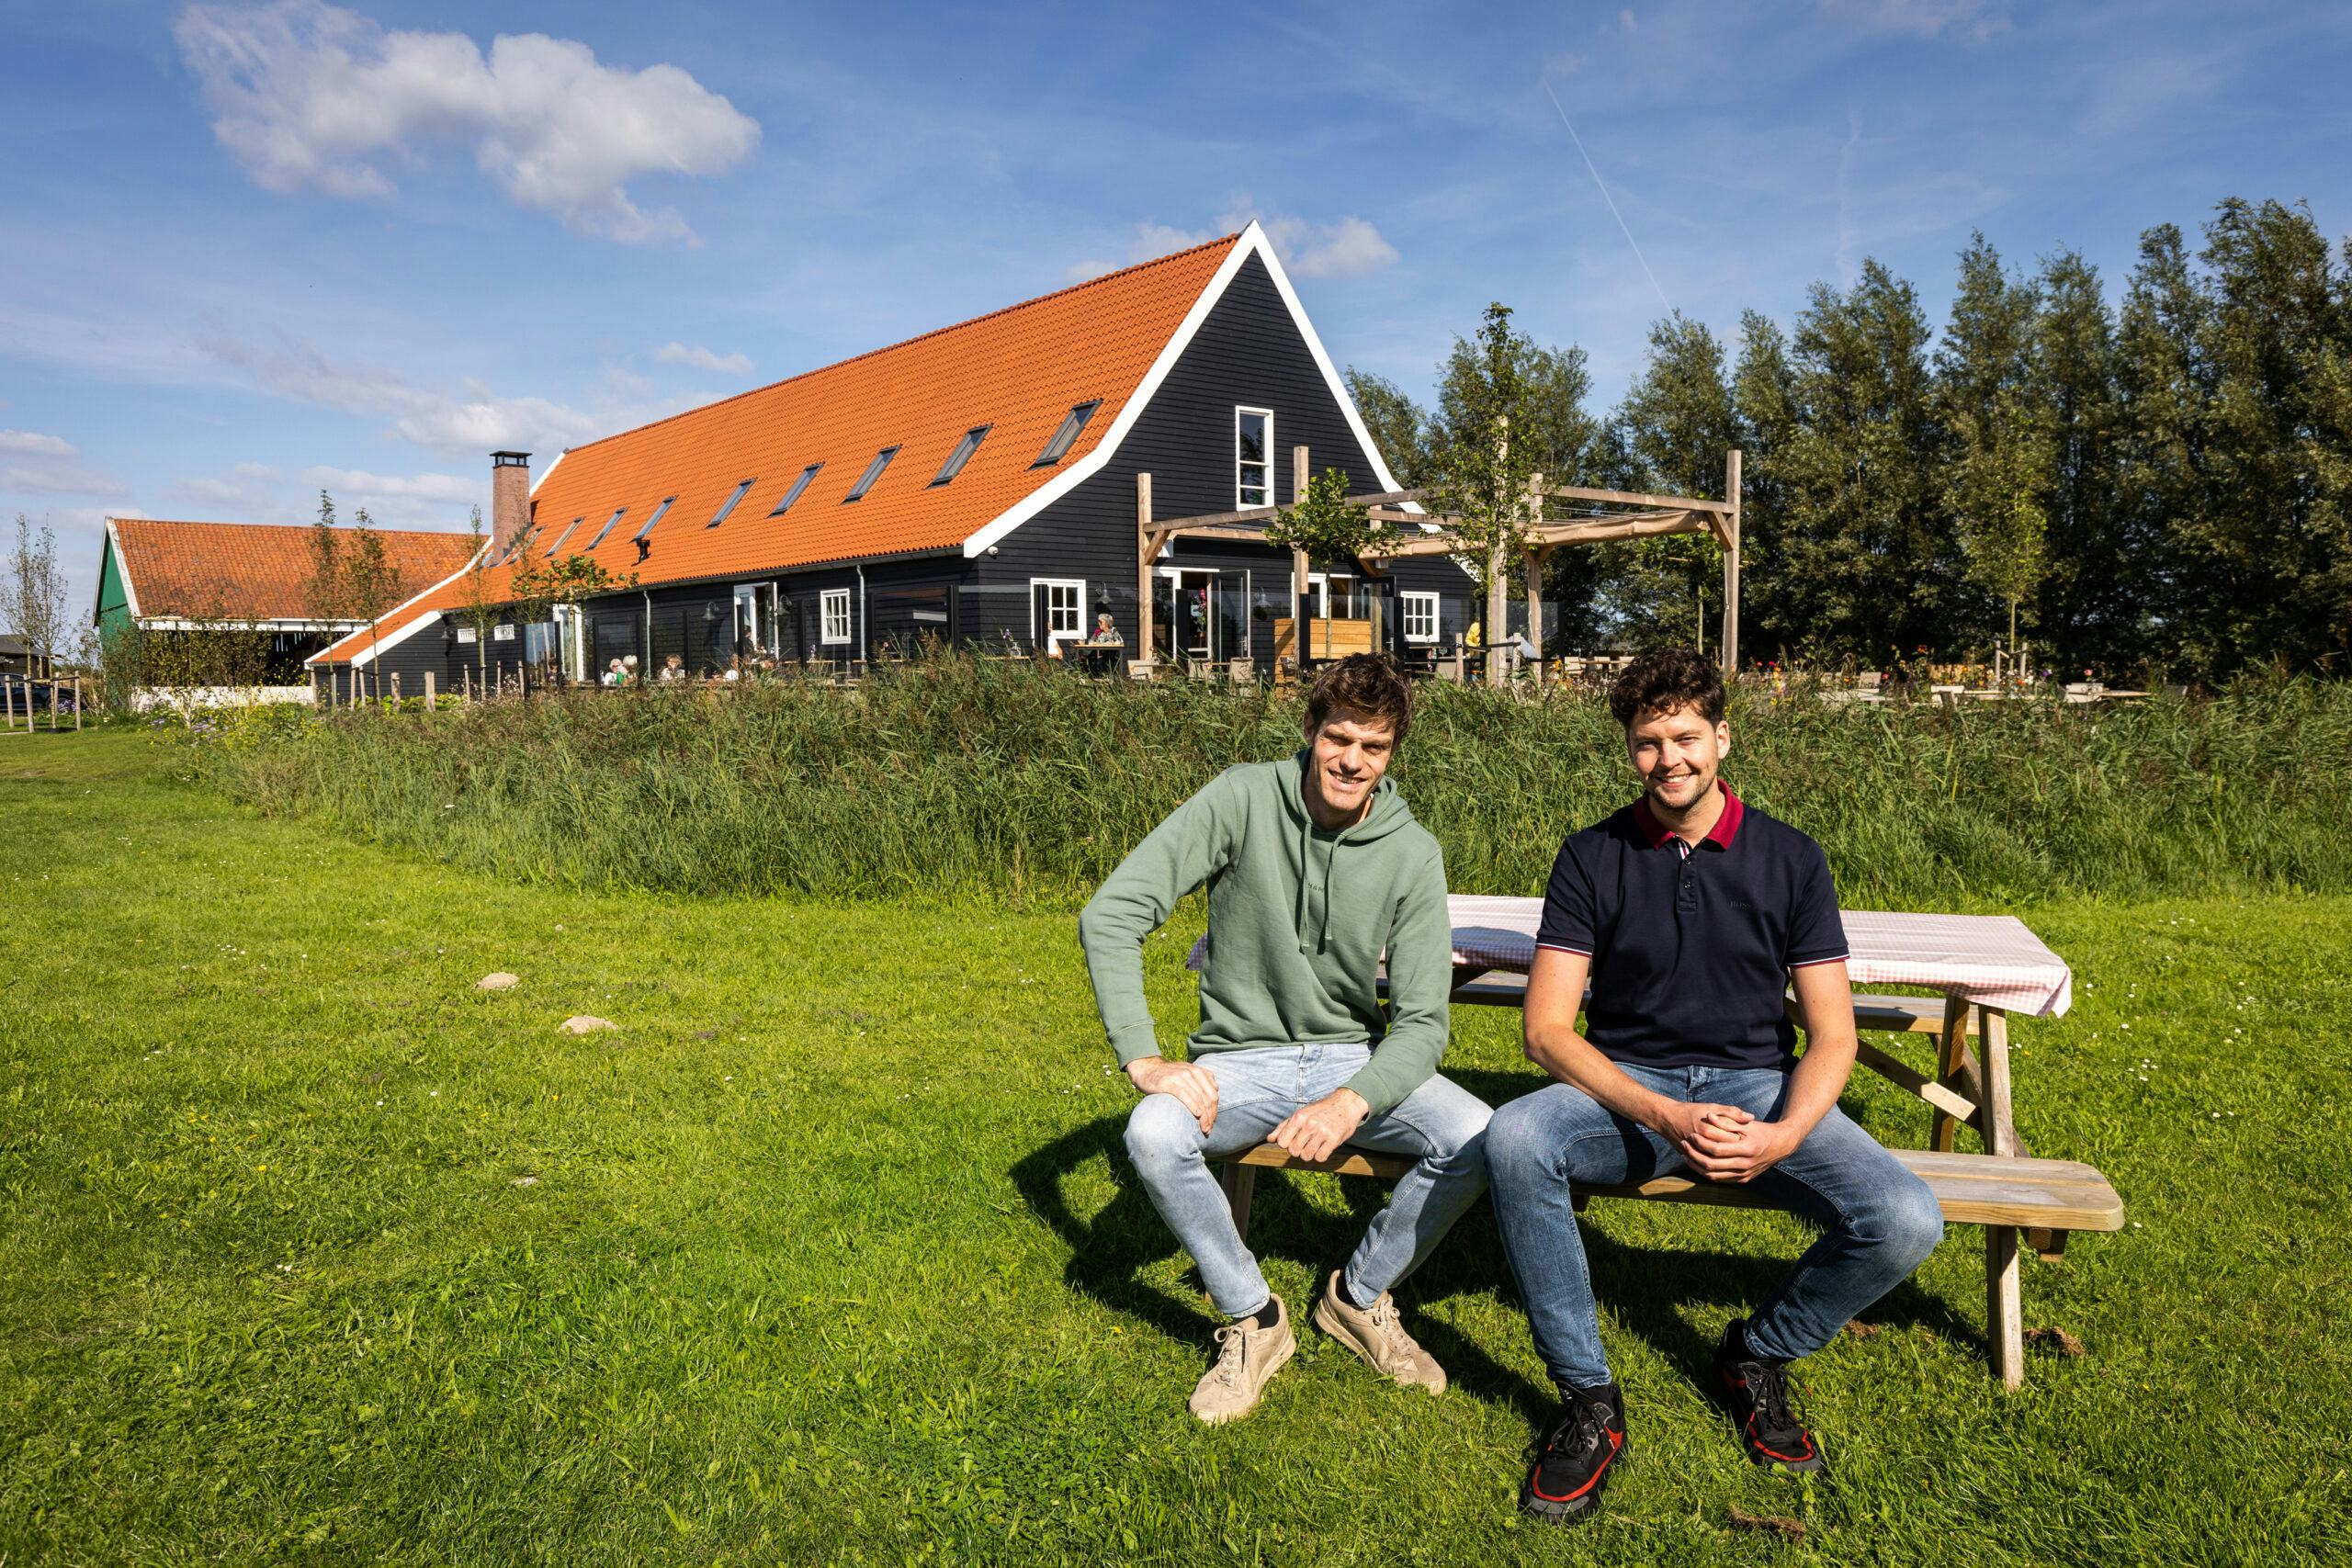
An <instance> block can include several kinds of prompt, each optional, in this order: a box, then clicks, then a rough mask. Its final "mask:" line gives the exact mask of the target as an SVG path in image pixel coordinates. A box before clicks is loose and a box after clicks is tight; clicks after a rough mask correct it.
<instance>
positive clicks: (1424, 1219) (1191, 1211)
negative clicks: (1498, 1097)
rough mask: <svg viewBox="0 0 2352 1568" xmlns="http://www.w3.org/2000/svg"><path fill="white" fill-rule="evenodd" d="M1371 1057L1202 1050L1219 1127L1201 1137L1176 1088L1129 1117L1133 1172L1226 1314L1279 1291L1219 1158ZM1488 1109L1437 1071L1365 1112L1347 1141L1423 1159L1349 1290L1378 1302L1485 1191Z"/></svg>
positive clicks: (1377, 1218) (1356, 1265)
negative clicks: (1262, 1266)
mask: <svg viewBox="0 0 2352 1568" xmlns="http://www.w3.org/2000/svg"><path fill="white" fill-rule="evenodd" d="M1371 1059H1372V1051H1371V1048H1370V1047H1369V1046H1365V1045H1277V1046H1269V1047H1265V1048H1262V1049H1259V1050H1250V1051H1204V1052H1203V1053H1201V1055H1198V1056H1195V1057H1193V1062H1194V1063H1195V1064H1196V1065H1198V1066H1202V1067H1205V1068H1206V1069H1207V1070H1208V1072H1209V1075H1210V1076H1211V1077H1214V1078H1216V1127H1215V1129H1214V1130H1213V1131H1211V1132H1209V1133H1206V1134H1204V1133H1203V1132H1202V1131H1201V1123H1200V1122H1199V1120H1198V1119H1197V1118H1196V1117H1194V1116H1193V1113H1192V1112H1191V1111H1187V1110H1185V1109H1184V1102H1183V1101H1182V1100H1178V1099H1177V1098H1176V1097H1175V1096H1174V1095H1172V1094H1148V1095H1146V1096H1144V1098H1143V1100H1142V1101H1141V1103H1139V1104H1137V1105H1136V1108H1135V1111H1134V1112H1133V1113H1132V1114H1131V1115H1129V1116H1128V1118H1127V1155H1128V1157H1129V1158H1131V1159H1133V1160H1134V1161H1135V1167H1136V1175H1138V1176H1140V1177H1141V1178H1143V1184H1144V1190H1146V1191H1147V1192H1149V1193H1150V1194H1151V1203H1152V1207H1154V1208H1156V1209H1158V1210H1159V1217H1160V1218H1161V1219H1163V1220H1165V1221H1167V1222H1168V1228H1169V1229H1170V1230H1171V1231H1174V1232H1175V1233H1176V1239H1177V1240H1178V1241H1180V1242H1182V1243H1183V1244H1184V1250H1185V1251H1187V1252H1189V1253H1191V1254H1192V1255H1193V1262H1194V1263H1196V1264H1198V1265H1199V1266H1200V1270H1201V1279H1202V1280H1204V1282H1205V1283H1206V1284H1207V1286H1208V1290H1209V1300H1211V1301H1212V1302H1215V1303H1216V1309H1217V1310H1218V1311H1219V1312H1221V1313H1224V1314H1226V1315H1227V1316H1228V1317H1238V1316H1240V1315H1241V1314H1244V1313H1250V1312H1255V1311H1257V1310H1258V1309H1259V1308H1260V1307H1261V1306H1263V1305H1265V1303H1266V1298H1267V1297H1268V1296H1269V1295H1270V1294H1271V1293H1272V1292H1271V1290H1270V1288H1269V1287H1268V1286H1267V1284H1266V1277H1265V1275H1263V1274H1261V1273H1260V1272H1259V1271H1258V1260H1257V1258H1255V1257H1253V1256H1251V1254H1250V1249H1249V1248H1248V1247H1245V1246H1243V1245H1242V1242H1241V1236H1240V1233H1239V1232H1238V1231H1236V1230H1235V1229H1234V1227H1233V1213H1232V1211H1231V1210H1229V1209H1228V1208H1227V1206H1226V1201H1225V1191H1224V1189H1222V1188H1221V1187H1219V1186H1218V1185H1217V1179H1216V1175H1215V1173H1213V1172H1212V1171H1211V1170H1210V1169H1209V1166H1210V1164H1211V1162H1213V1161H1217V1160H1223V1159H1227V1158H1230V1157H1231V1156H1235V1155H1238V1154H1241V1153H1243V1152H1245V1151H1246V1150H1249V1149H1252V1148H1255V1147H1256V1146H1257V1145H1260V1144H1262V1143H1264V1142H1265V1141H1266V1134H1269V1133H1271V1132H1272V1131H1273V1130H1274V1129H1275V1128H1276V1127H1278V1126H1280V1125H1281V1124H1282V1122H1283V1118H1284V1117H1286V1116H1288V1115H1289V1114H1290V1113H1291V1112H1292V1111H1296V1110H1298V1109H1299V1108H1300V1107H1301V1106H1305V1105H1311V1104H1313V1103H1314V1102H1315V1101H1317V1100H1321V1099H1323V1098H1324V1097H1325V1096H1326V1095H1329V1093H1331V1091H1332V1090H1334V1089H1339V1088H1340V1087H1341V1086H1342V1085H1344V1084H1345V1083H1346V1082H1347V1081H1348V1080H1349V1079H1350V1078H1351V1077H1355V1076H1356V1074H1357V1073H1358V1072H1360V1071H1362V1070H1363V1065H1364V1063H1366V1062H1368V1061H1370V1060H1371ZM1490 1114H1491V1112H1490V1111H1488V1110H1487V1103H1486V1101H1484V1100H1480V1099H1479V1098H1478V1097H1477V1096H1476V1095H1474V1094H1472V1093H1471V1092H1470V1091H1469V1090H1467V1089H1463V1088H1461V1087H1460V1086H1459V1085H1456V1084H1453V1083H1449V1082H1447V1081H1446V1080H1445V1079H1444V1078H1442V1077H1431V1078H1430V1080H1429V1081H1428V1082H1427V1083H1425V1084H1423V1085H1421V1087H1420V1088H1419V1089H1415V1090H1414V1091H1413V1092H1412V1093H1411V1094H1409V1095H1408V1096H1406V1097H1405V1100H1404V1102H1403V1103H1402V1104H1400V1105H1398V1106H1397V1107H1396V1108H1395V1109H1394V1110H1392V1111H1386V1112H1385V1113H1383V1114H1381V1115H1377V1116H1367V1117H1365V1118H1364V1122H1363V1126H1361V1127H1359V1128H1357V1129H1356V1131H1355V1135H1354V1136H1353V1137H1351V1138H1350V1139H1349V1140H1348V1142H1349V1143H1350V1144H1351V1145H1353V1146H1355V1147H1357V1148H1363V1149H1374V1150H1377V1151H1378V1152H1380V1153H1382V1154H1394V1155H1410V1156H1413V1157H1414V1162H1415V1163H1414V1165H1413V1168H1412V1169H1410V1170H1408V1171H1407V1172H1406V1173H1405V1174H1404V1176H1402V1177H1401V1178H1399V1179H1398V1180H1397V1187H1396V1190H1394V1191H1393V1192H1392V1193H1391V1194H1390V1195H1389V1199H1388V1206H1387V1207H1386V1208H1385V1209H1383V1210H1381V1211H1380V1213H1377V1214H1375V1215H1374V1216H1373V1221H1372V1225H1371V1228H1369V1229H1368V1230H1366V1231H1365V1232H1364V1233H1363V1241H1362V1242H1361V1243H1359V1244H1358V1245H1357V1247H1356V1250H1355V1255H1354V1256H1353V1257H1351V1258H1349V1259H1348V1262H1347V1269H1346V1274H1345V1279H1346V1281H1347V1287H1348V1290H1349V1292H1350V1293H1351V1294H1352V1295H1353V1296H1354V1297H1355V1298H1356V1299H1357V1300H1358V1301H1370V1300H1371V1299H1372V1298H1373V1297H1374V1296H1376V1295H1378V1294H1380V1293H1381V1292H1383V1291H1386V1290H1389V1289H1391V1288H1392V1287H1394V1286H1395V1285H1396V1284H1397V1281H1399V1280H1403V1279H1404V1278H1405V1276H1406V1275H1408V1274H1410V1273H1411V1272H1412V1271H1413V1270H1414V1269H1417V1268H1419V1266H1420V1263H1421V1260H1422V1259H1423V1258H1427V1257H1428V1256H1429V1255H1430V1252H1432V1251H1433V1250H1435V1248H1436V1247H1437V1244H1438V1243H1439V1242H1440V1241H1442V1240H1443V1239H1444V1238H1445V1233H1446V1232H1447V1231H1448V1230H1450V1229H1452V1228H1453V1222H1454V1221H1456V1220H1458V1219H1460V1218H1461V1217H1462V1216H1463V1214H1464V1213H1466V1212H1467V1211H1468V1210H1469V1207H1470V1205H1471V1204H1473V1203H1475V1202H1476V1201H1478V1194H1479V1193H1481V1192H1484V1191H1485V1190H1487V1157H1486V1147H1485V1143H1484V1134H1485V1132H1486V1127H1487V1117H1488V1116H1489V1115H1490Z"/></svg>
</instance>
